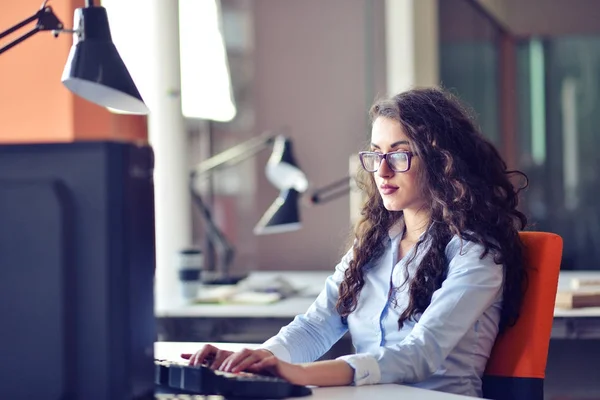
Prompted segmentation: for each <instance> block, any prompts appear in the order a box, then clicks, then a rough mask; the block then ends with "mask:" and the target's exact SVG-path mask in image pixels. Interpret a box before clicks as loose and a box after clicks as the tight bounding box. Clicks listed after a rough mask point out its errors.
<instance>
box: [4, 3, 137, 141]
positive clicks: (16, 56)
mask: <svg viewBox="0 0 600 400" xmlns="http://www.w3.org/2000/svg"><path fill="white" fill-rule="evenodd" d="M41 2H42V1H41V0H19V1H15V0H0V10H2V12H0V31H4V30H5V29H8V28H9V27H11V26H13V25H15V24H16V23H18V22H20V21H22V20H23V19H25V18H27V17H29V16H31V15H32V14H34V13H35V12H36V11H37V10H38V9H39V7H40V4H41ZM97 3H98V2H97ZM49 5H50V6H52V9H53V10H54V13H55V14H56V16H57V17H58V18H59V19H60V20H61V21H62V22H63V24H64V25H65V27H67V28H72V26H73V10H74V9H75V8H77V7H83V6H84V0H54V1H51V2H49ZM33 26H34V24H33V23H32V24H30V25H28V26H26V27H24V28H22V29H21V30H19V31H18V32H15V33H13V34H12V35H10V36H8V37H6V38H4V39H3V40H0V46H4V45H5V44H7V43H8V42H9V41H11V40H13V39H15V38H17V37H18V36H20V35H22V34H23V33H25V32H27V31H28V30H30V29H32V28H33ZM72 43H73V38H72V35H70V34H65V33H63V34H61V35H60V36H59V37H58V38H55V37H54V36H53V35H52V33H50V32H38V33H37V34H35V35H34V36H32V37H30V38H29V39H27V40H25V41H24V42H22V43H20V44H19V45H17V46H15V47H13V48H12V49H10V50H8V51H7V52H5V53H3V54H0V142H3V143H16V142H54V141H72V140H88V139H115V140H147V136H148V133H147V132H148V129H147V120H146V117H144V116H132V115H118V114H113V113H110V112H108V111H107V110H106V109H104V108H102V107H100V106H97V105H95V104H92V103H90V102H88V101H86V100H84V99H81V98H79V97H77V96H75V95H73V94H71V92H69V91H68V90H67V89H66V88H65V87H64V86H63V84H62V82H61V81H60V77H61V74H62V70H63V67H64V64H65V61H66V60H67V55H68V54H69V49H70V47H71V44H72Z"/></svg>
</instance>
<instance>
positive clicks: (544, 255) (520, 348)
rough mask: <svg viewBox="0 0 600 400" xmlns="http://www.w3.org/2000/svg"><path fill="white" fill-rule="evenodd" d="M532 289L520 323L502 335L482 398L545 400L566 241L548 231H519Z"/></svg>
mask: <svg viewBox="0 0 600 400" xmlns="http://www.w3.org/2000/svg"><path fill="white" fill-rule="evenodd" d="M520 236H521V240H522V241H523V244H524V246H525V249H524V255H525V263H526V264H525V265H527V266H528V267H529V269H528V274H527V276H528V286H527V289H526V292H525V297H524V299H523V306H522V309H521V315H520V318H519V319H518V320H517V323H516V324H515V325H514V326H513V327H510V328H509V329H508V330H506V331H505V332H504V333H503V334H501V335H499V336H498V338H497V339H496V343H495V344H494V348H493V349H492V353H491V355H490V358H489V360H488V363H487V366H486V369H485V373H484V376H483V397H485V398H486V399H494V400H505V399H506V400H508V399H511V400H520V399H523V400H525V399H526V400H542V399H543V398H544V376H545V372H546V361H547V360H548V347H549V345H550V332H551V330H552V320H553V318H554V302H555V301H556V291H557V288H558V274H559V271H560V261H561V257H562V248H563V241H562V238H561V237H560V236H558V235H556V234H554V233H548V232H520Z"/></svg>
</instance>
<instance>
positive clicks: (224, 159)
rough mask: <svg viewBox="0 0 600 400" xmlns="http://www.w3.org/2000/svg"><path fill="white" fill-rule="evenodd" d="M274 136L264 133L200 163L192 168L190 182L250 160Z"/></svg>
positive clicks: (267, 144)
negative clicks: (217, 170) (216, 170)
mask: <svg viewBox="0 0 600 400" xmlns="http://www.w3.org/2000/svg"><path fill="white" fill-rule="evenodd" d="M276 137H277V135H276V134H273V133H272V132H265V133H263V134H261V135H259V136H256V137H254V138H252V139H250V140H247V141H245V142H242V143H240V144H238V145H236V146H233V147H231V148H229V149H227V150H225V151H223V152H221V153H219V154H217V155H214V156H212V157H210V158H207V159H206V160H204V161H202V162H200V163H199V164H197V165H196V166H195V167H193V168H192V180H193V179H195V178H198V177H201V176H202V175H204V174H206V173H208V172H211V171H213V170H215V169H218V168H223V167H228V166H231V165H234V164H237V163H239V162H241V161H243V160H245V159H247V158H250V157H252V156H254V155H256V154H258V153H260V152H261V151H262V150H264V149H266V148H268V147H269V146H271V145H272V144H273V142H274V141H275V138H276Z"/></svg>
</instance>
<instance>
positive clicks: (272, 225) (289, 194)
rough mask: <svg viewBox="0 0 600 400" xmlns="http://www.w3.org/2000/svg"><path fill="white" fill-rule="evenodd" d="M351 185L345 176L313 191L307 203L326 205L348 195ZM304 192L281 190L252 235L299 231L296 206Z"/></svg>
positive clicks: (298, 213) (351, 181) (351, 180)
mask: <svg viewBox="0 0 600 400" xmlns="http://www.w3.org/2000/svg"><path fill="white" fill-rule="evenodd" d="M353 185H354V180H353V178H352V177H350V176H347V177H345V178H342V179H340V180H338V181H335V182H332V183H330V184H328V185H325V186H323V187H321V188H319V189H316V190H314V191H313V192H312V193H311V194H310V197H309V200H308V202H309V203H310V204H323V203H327V202H329V201H331V200H334V199H336V198H338V197H340V196H344V195H346V194H348V193H350V191H351V190H352V189H353V187H354V186H353ZM304 190H306V188H304ZM304 190H302V191H297V190H295V189H294V188H293V187H291V188H288V189H283V190H282V191H281V193H280V194H279V197H278V198H277V199H276V200H275V202H273V204H272V205H271V207H270V208H269V209H268V210H267V212H266V213H265V214H264V215H263V217H262V218H261V220H260V221H259V223H258V224H257V225H256V227H255V228H254V233H255V234H256V235H266V234H271V233H282V232H289V231H292V230H296V229H299V228H300V227H301V223H300V212H299V210H298V204H299V199H300V196H301V195H302V193H301V192H303V191H304Z"/></svg>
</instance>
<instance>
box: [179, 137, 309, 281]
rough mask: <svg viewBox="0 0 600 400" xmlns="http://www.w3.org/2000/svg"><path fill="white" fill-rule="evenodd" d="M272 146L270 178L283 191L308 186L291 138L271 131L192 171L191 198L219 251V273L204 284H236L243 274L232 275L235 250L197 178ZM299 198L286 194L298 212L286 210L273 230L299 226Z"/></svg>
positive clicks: (289, 204) (267, 171)
mask: <svg viewBox="0 0 600 400" xmlns="http://www.w3.org/2000/svg"><path fill="white" fill-rule="evenodd" d="M271 146H272V147H273V152H272V153H271V156H270V157H269V161H268V162H267V166H266V167H265V174H266V176H267V179H268V180H269V181H270V182H271V183H272V184H273V185H274V186H275V187H276V188H278V189H279V190H281V191H282V192H288V191H289V192H290V193H291V192H295V193H298V192H304V191H305V190H306V189H307V188H308V180H307V179H306V175H305V174H304V172H302V170H301V169H300V168H299V167H298V164H297V163H296V161H295V159H294V157H293V155H292V144H291V141H290V140H289V139H288V138H286V137H285V136H283V135H277V134H273V133H271V132H266V133H264V134H262V135H260V136H257V137H255V138H252V139H250V140H248V141H246V142H243V143H240V144H238V145H236V146H234V147H232V148H230V149H228V150H225V151H223V152H222V153H219V154H217V155H215V156H213V157H210V158H209V159H207V160H205V161H202V162H201V163H199V164H198V165H197V166H196V167H194V168H193V169H192V171H191V173H190V191H191V193H192V199H193V202H194V204H195V205H196V206H197V207H198V210H199V211H200V213H201V215H202V219H203V221H204V224H205V227H206V233H207V237H208V240H209V241H210V242H211V243H212V244H213V246H214V248H215V253H216V260H215V265H214V266H213V271H214V272H216V274H217V276H215V277H211V278H209V279H208V281H205V283H212V284H234V283H237V281H238V280H239V279H241V278H243V277H234V276H231V275H230V274H229V269H230V267H231V264H232V262H233V258H234V255H235V249H234V247H233V245H232V244H231V243H230V242H229V240H228V239H227V237H226V236H225V235H224V234H223V232H222V231H221V230H220V229H219V228H218V227H217V225H216V224H215V222H214V220H213V218H212V214H211V211H210V208H209V207H208V206H207V205H206V203H205V202H204V200H203V199H202V196H201V195H200V193H199V191H198V189H197V183H198V180H199V178H201V177H202V176H205V175H207V174H209V173H212V172H214V171H216V170H218V169H222V168H225V167H228V166H232V165H234V164H237V163H239V162H241V161H243V160H245V159H248V158H250V157H252V156H254V155H256V154H258V153H259V152H261V151H262V150H264V149H267V148H269V147H271ZM280 197H281V196H280ZM280 197H279V198H278V199H277V200H275V203H274V204H276V203H278V201H279V202H282V200H280ZM297 201H298V196H287V197H286V198H285V199H284V201H283V203H284V204H285V209H286V210H288V209H291V210H294V209H295V210H296V213H295V214H294V213H293V212H291V213H290V212H288V213H285V215H281V216H280V217H279V218H278V219H277V220H274V221H273V222H271V229H272V230H273V233H274V232H275V231H277V230H279V231H280V232H284V231H289V230H292V229H299V228H300V220H299V213H298V203H297ZM271 207H273V206H271ZM267 213H268V212H267ZM265 215H266V214H265ZM263 218H264V217H263Z"/></svg>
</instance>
